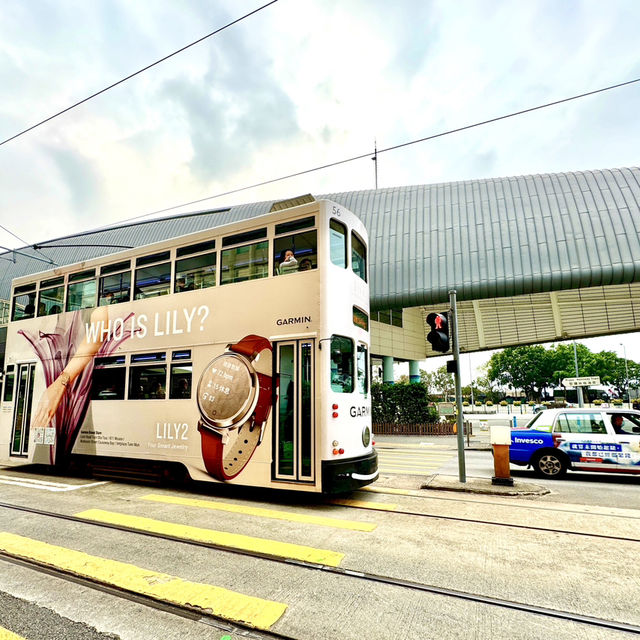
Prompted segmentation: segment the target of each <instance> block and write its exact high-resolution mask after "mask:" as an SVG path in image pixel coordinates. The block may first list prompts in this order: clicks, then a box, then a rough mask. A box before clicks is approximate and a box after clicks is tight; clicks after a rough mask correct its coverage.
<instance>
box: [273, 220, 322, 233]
mask: <svg viewBox="0 0 640 640" xmlns="http://www.w3.org/2000/svg"><path fill="white" fill-rule="evenodd" d="M315 225H316V218H315V216H310V217H308V218H302V219H301V220H292V221H291V222H281V223H280V224H277V225H276V235H277V236H279V235H281V234H283V233H291V232H292V231H299V230H300V229H308V228H309V227H315Z"/></svg>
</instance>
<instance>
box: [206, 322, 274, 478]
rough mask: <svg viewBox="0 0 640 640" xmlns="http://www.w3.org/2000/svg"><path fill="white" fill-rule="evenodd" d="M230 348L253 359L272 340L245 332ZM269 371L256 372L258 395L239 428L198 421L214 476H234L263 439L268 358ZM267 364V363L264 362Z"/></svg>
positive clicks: (268, 384)
mask: <svg viewBox="0 0 640 640" xmlns="http://www.w3.org/2000/svg"><path fill="white" fill-rule="evenodd" d="M229 350H230V351H232V352H234V353H238V354H241V355H242V356H244V357H246V358H247V359H248V360H250V361H253V360H254V359H255V358H256V357H257V356H258V355H259V354H260V353H262V352H263V351H268V352H269V355H271V351H272V348H271V343H270V342H269V341H268V340H267V339H266V338H263V337H261V336H257V335H248V336H246V337H245V338H243V339H242V340H240V341H239V342H237V343H236V344H233V345H231V346H230V347H229ZM267 362H268V363H269V367H268V368H269V375H268V374H266V373H260V372H256V375H257V377H258V389H257V394H258V399H257V403H256V406H255V409H254V411H253V413H252V415H251V416H249V417H248V418H247V419H246V420H245V422H244V423H243V424H242V425H240V427H239V428H238V429H233V428H229V429H224V430H221V431H218V430H216V429H213V428H211V427H210V426H207V425H206V424H205V423H203V421H202V420H200V421H199V422H198V430H199V431H200V434H201V443H202V459H203V461H204V465H205V468H206V469H207V471H208V472H209V473H210V474H211V475H212V476H213V477H214V478H216V479H217V480H221V481H223V482H224V481H227V480H232V479H233V478H235V477H236V476H237V475H238V474H239V473H240V472H241V471H242V470H243V469H244V468H245V467H246V466H247V464H248V462H249V460H250V459H251V457H252V456H253V454H254V452H255V450H256V448H257V447H258V445H259V444H260V442H261V439H262V430H263V428H264V425H265V423H266V421H267V419H268V417H269V413H270V411H271V402H272V397H271V392H272V383H271V375H270V372H271V365H270V362H271V359H270V358H269V359H268V361H267ZM265 364H266V363H265Z"/></svg>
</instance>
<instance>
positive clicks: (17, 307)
mask: <svg viewBox="0 0 640 640" xmlns="http://www.w3.org/2000/svg"><path fill="white" fill-rule="evenodd" d="M34 288H35V287H34ZM16 292H17V289H16ZM35 314H36V292H35V291H32V292H31V293H22V294H18V295H14V296H13V308H12V310H11V320H26V319H28V318H33V317H34V316H35Z"/></svg>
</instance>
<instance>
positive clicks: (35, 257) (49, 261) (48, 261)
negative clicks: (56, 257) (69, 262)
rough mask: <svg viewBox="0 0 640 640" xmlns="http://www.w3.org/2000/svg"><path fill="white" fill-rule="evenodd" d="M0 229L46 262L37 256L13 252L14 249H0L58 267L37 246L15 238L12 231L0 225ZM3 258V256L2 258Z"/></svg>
mask: <svg viewBox="0 0 640 640" xmlns="http://www.w3.org/2000/svg"><path fill="white" fill-rule="evenodd" d="M0 229H2V230H3V231H6V232H7V233H8V234H9V235H11V236H13V237H14V238H15V239H16V240H20V242H22V243H23V244H24V245H25V247H24V248H26V247H28V246H31V247H32V248H33V250H34V251H37V252H38V253H39V254H40V255H42V256H44V257H45V258H46V260H42V259H41V258H38V257H37V256H30V255H28V254H26V253H19V252H17V251H15V249H9V248H8V247H0V249H5V250H6V251H13V252H15V253H19V255H22V256H26V257H27V258H33V259H34V260H41V261H42V262H46V263H47V264H52V265H54V266H58V265H57V264H56V263H55V262H53V261H52V260H51V259H50V258H48V257H47V256H45V254H44V253H42V251H40V249H39V247H38V246H37V245H35V244H34V245H29V243H28V242H25V241H24V240H23V239H22V238H21V237H20V236H17V235H16V234H15V233H13V231H10V230H9V229H7V227H5V226H3V225H1V224H0ZM3 257H4V256H3ZM5 260H9V262H13V260H11V259H10V258H5Z"/></svg>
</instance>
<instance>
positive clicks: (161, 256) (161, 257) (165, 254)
mask: <svg viewBox="0 0 640 640" xmlns="http://www.w3.org/2000/svg"><path fill="white" fill-rule="evenodd" d="M170 257H171V253H170V252H169V251H161V252H160V253H153V254H151V255H150V256H141V257H140V258H136V267H144V266H145V265H148V264H153V263H154V262H166V261H167V260H169V258H170Z"/></svg>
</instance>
